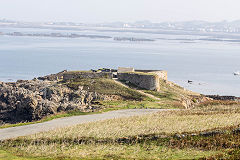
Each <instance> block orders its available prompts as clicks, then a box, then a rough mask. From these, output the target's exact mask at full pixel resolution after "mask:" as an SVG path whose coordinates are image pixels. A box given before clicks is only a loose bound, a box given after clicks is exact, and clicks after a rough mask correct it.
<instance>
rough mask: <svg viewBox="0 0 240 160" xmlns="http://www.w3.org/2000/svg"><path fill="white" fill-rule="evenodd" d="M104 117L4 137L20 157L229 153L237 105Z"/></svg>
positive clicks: (236, 139)
mask: <svg viewBox="0 0 240 160" xmlns="http://www.w3.org/2000/svg"><path fill="white" fill-rule="evenodd" d="M204 108H205V109H202V108H196V109H194V110H182V111H168V112H161V113H156V114H151V115H144V116H136V117H130V118H121V119H114V120H105V121H100V122H94V123H88V124H82V125H78V126H74V127H69V128H65V129H59V130H55V131H50V132H46V133H40V134H36V135H32V136H28V137H22V138H18V139H14V140H9V141H3V142H2V143H1V144H0V148H1V149H3V150H8V152H10V153H12V154H14V155H18V156H21V157H24V156H26V157H37V158H39V157H41V158H50V159H51V158H52V159H64V158H65V159H95V158H96V159H200V158H202V159H206V158H210V159H211V158H213V159H214V158H219V157H221V158H225V159H231V158H232V159H234V158H236V157H237V156H239V153H240V151H239V147H240V132H239V130H238V129H237V128H238V127H239V124H240V105H214V106H212V105H211V106H205V107H204Z"/></svg>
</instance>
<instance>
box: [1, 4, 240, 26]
mask: <svg viewBox="0 0 240 160" xmlns="http://www.w3.org/2000/svg"><path fill="white" fill-rule="evenodd" d="M239 8H240V0H0V19H3V18H6V19H12V20H23V21H73V22H87V23H95V22H112V21H127V22H132V21H137V20H150V21H152V22H162V21H186V20H207V21H222V20H236V19H240V9H239Z"/></svg>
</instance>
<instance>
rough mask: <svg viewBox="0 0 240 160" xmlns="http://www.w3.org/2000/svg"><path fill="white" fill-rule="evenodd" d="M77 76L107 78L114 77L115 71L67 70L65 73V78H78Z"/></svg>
mask: <svg viewBox="0 0 240 160" xmlns="http://www.w3.org/2000/svg"><path fill="white" fill-rule="evenodd" d="M76 78H107V79H112V78H113V73H110V72H106V73H105V72H100V73H94V72H81V71H79V72H66V73H64V74H63V80H69V79H76Z"/></svg>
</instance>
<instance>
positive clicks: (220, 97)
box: [206, 95, 240, 101]
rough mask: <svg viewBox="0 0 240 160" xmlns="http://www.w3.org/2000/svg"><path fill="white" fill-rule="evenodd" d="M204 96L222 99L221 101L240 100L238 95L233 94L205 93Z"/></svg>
mask: <svg viewBox="0 0 240 160" xmlns="http://www.w3.org/2000/svg"><path fill="white" fill-rule="evenodd" d="M206 97H209V98H212V99H214V100H222V101H240V97H235V96H219V95H206Z"/></svg>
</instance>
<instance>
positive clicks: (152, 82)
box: [118, 72, 160, 91]
mask: <svg viewBox="0 0 240 160" xmlns="http://www.w3.org/2000/svg"><path fill="white" fill-rule="evenodd" d="M118 79H119V80H120V81H129V82H130V83H132V84H134V85H136V86H138V87H140V88H144V89H147V90H156V91H159V90H160V86H159V77H158V75H155V74H142V73H136V72H132V73H118Z"/></svg>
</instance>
